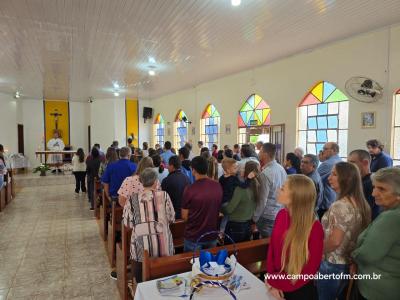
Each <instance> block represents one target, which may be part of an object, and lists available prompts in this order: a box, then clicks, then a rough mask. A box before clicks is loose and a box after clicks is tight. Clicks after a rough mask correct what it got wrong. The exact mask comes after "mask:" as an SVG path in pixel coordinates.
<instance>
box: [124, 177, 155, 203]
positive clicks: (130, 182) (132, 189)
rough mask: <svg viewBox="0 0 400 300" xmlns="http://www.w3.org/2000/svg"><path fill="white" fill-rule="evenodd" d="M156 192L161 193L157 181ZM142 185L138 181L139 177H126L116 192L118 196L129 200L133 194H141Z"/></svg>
mask: <svg viewBox="0 0 400 300" xmlns="http://www.w3.org/2000/svg"><path fill="white" fill-rule="evenodd" d="M156 189H157V191H161V185H160V182H158V181H157V187H156ZM143 191H144V189H143V185H142V183H141V182H140V180H139V175H133V176H129V177H126V178H125V180H124V181H123V182H122V184H121V187H120V188H119V190H118V195H120V196H124V197H125V198H126V199H129V198H130V197H131V196H132V195H133V194H139V193H143Z"/></svg>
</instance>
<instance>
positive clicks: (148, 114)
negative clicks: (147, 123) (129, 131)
mask: <svg viewBox="0 0 400 300" xmlns="http://www.w3.org/2000/svg"><path fill="white" fill-rule="evenodd" d="M151 118H153V109H152V108H151V107H143V119H145V120H146V119H151Z"/></svg>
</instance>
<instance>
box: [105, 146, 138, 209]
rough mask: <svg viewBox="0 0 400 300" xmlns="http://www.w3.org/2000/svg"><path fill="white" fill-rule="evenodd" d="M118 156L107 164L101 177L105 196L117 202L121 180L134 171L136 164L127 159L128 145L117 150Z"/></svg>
mask: <svg viewBox="0 0 400 300" xmlns="http://www.w3.org/2000/svg"><path fill="white" fill-rule="evenodd" d="M119 156H120V159H119V160H118V161H116V162H114V163H111V164H109V165H108V166H107V168H106V170H105V172H104V174H103V176H102V177H101V182H102V183H103V186H104V192H105V194H106V196H107V197H108V198H110V199H112V200H113V201H116V202H117V203H118V190H119V188H120V187H121V184H122V182H123V181H124V179H125V178H126V177H128V176H132V175H133V174H134V173H135V171H136V164H134V163H132V162H131V161H130V160H129V158H130V156H131V149H130V148H129V147H122V148H121V149H120V151H119Z"/></svg>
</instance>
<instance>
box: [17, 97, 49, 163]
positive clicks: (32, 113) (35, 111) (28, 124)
mask: <svg viewBox="0 0 400 300" xmlns="http://www.w3.org/2000/svg"><path fill="white" fill-rule="evenodd" d="M21 104H22V120H23V125H24V146H25V156H27V157H28V159H29V162H30V164H31V167H35V166H37V165H38V164H39V160H37V159H36V155H35V151H37V150H39V149H40V150H44V124H43V122H44V115H43V101H42V100H27V99H23V100H22V101H21Z"/></svg>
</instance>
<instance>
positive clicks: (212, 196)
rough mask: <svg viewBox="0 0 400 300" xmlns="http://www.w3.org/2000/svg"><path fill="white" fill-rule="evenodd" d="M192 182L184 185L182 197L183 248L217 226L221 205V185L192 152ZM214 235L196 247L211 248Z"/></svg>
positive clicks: (213, 244)
mask: <svg viewBox="0 0 400 300" xmlns="http://www.w3.org/2000/svg"><path fill="white" fill-rule="evenodd" d="M192 172H193V176H194V178H195V180H196V181H195V182H194V183H193V184H192V185H190V186H188V187H187V188H186V189H185V191H184V193H183V198H182V211H181V213H182V219H184V220H185V221H186V222H187V223H186V227H185V234H184V251H194V250H195V246H196V241H197V239H198V238H200V236H201V235H203V234H204V233H207V232H210V231H216V230H218V216H219V211H220V208H221V200H222V188H221V185H220V184H219V183H218V182H216V181H214V180H211V179H209V178H208V177H207V160H206V159H205V158H204V157H201V156H196V157H195V158H193V160H192ZM216 244H217V242H216V237H214V238H213V237H207V238H205V239H204V240H202V241H200V242H199V244H198V245H197V246H198V248H200V249H206V248H212V247H215V246H216Z"/></svg>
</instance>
